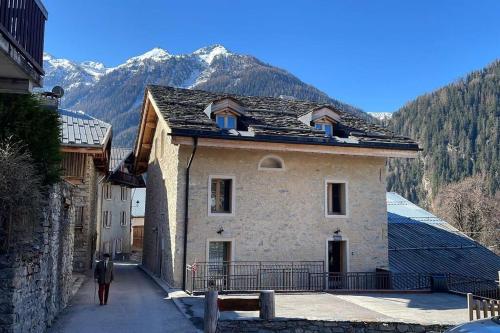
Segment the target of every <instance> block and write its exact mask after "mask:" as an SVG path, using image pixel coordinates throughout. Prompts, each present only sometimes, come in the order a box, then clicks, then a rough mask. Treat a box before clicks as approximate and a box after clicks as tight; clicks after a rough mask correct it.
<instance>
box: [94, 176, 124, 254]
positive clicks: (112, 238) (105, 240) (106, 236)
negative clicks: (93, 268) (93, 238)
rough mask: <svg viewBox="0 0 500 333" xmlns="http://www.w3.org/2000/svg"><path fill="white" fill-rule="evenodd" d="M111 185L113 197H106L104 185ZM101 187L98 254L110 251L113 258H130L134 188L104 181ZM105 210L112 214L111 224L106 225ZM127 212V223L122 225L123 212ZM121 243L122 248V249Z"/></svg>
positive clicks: (99, 193) (99, 194)
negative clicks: (123, 192) (104, 219)
mask: <svg viewBox="0 0 500 333" xmlns="http://www.w3.org/2000/svg"><path fill="white" fill-rule="evenodd" d="M105 186H111V198H108V199H106V198H105V197H104V191H103V189H104V187H105ZM98 187H99V192H98V196H99V201H100V204H99V206H100V209H99V212H100V213H99V214H98V217H97V218H98V223H97V234H98V237H97V238H98V246H97V249H98V250H97V251H98V256H99V255H100V254H104V253H109V254H110V255H111V257H112V259H113V260H124V259H128V257H129V255H130V247H131V240H130V235H131V220H130V211H131V206H132V195H131V192H132V190H131V189H130V188H128V187H125V186H120V185H113V184H111V183H108V182H103V183H101V184H99V185H98ZM122 189H123V190H124V191H125V192H126V198H125V199H124V200H122V196H121V194H122ZM104 212H108V214H111V225H110V226H106V225H104V221H103V215H104ZM123 213H125V220H124V222H125V224H124V225H122V222H121V214H123ZM120 243H121V249H120Z"/></svg>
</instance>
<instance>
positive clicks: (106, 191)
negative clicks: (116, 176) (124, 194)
mask: <svg viewBox="0 0 500 333" xmlns="http://www.w3.org/2000/svg"><path fill="white" fill-rule="evenodd" d="M112 190H113V189H112V187H111V184H104V187H103V192H104V199H106V200H111V198H112V193H113V191H112Z"/></svg>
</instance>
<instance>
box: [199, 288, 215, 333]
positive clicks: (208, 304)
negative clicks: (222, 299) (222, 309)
mask: <svg viewBox="0 0 500 333" xmlns="http://www.w3.org/2000/svg"><path fill="white" fill-rule="evenodd" d="M218 296H219V293H218V292H217V290H210V291H207V292H205V315H204V318H203V332H204V333H215V331H216V330H217V320H218V318H219V307H218V305H217V298H218Z"/></svg>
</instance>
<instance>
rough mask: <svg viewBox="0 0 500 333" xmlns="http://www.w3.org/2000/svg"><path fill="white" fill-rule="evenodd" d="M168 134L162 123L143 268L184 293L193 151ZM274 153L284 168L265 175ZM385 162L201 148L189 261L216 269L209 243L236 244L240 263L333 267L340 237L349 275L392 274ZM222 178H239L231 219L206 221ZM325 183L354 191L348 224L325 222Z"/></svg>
mask: <svg viewBox="0 0 500 333" xmlns="http://www.w3.org/2000/svg"><path fill="white" fill-rule="evenodd" d="M167 132H168V127H167V125H166V123H165V122H164V121H163V120H160V121H159V122H158V125H157V129H156V133H155V136H156V137H155V140H154V144H153V147H152V151H151V154H150V161H149V167H148V182H147V200H146V216H145V231H144V233H145V235H144V238H145V239H144V254H143V255H144V258H143V262H144V264H145V266H146V267H147V268H148V269H149V270H151V271H153V272H155V273H156V274H158V275H160V276H161V277H162V278H163V279H165V280H166V281H167V282H168V283H169V284H171V285H173V286H177V287H178V286H181V284H182V271H183V267H182V256H183V254H182V251H183V248H182V245H183V226H184V197H185V172H186V165H187V162H188V160H189V157H190V155H191V152H192V147H188V146H176V145H173V144H171V142H170V137H169V136H168V135H166V133H167ZM162 146H163V151H161V147H162ZM268 154H272V155H277V156H279V157H280V158H281V159H282V160H283V161H284V164H285V169H284V170H282V171H276V170H275V171H268V170H258V164H259V161H260V160H261V159H262V158H263V157H264V156H266V155H268ZM385 161H386V160H385V158H382V157H367V156H348V155H330V154H313V153H298V152H283V153H276V152H269V151H259V150H244V149H222V148H207V147H199V148H198V149H197V152H196V155H195V157H194V160H193V163H192V166H191V172H190V184H189V191H190V195H189V230H188V247H187V263H188V264H190V263H194V262H203V261H208V258H207V248H208V242H209V241H231V242H232V243H231V246H232V250H231V260H235V261H248V260H250V261H254V260H263V261H264V260H269V261H285V260H296V261H305V260H317V261H322V262H326V260H327V258H326V256H327V241H328V240H329V239H331V238H332V236H333V235H334V232H335V231H337V230H339V229H340V233H339V234H340V235H341V237H342V240H343V241H345V242H346V243H347V250H346V258H345V260H346V261H347V262H348V264H347V269H348V270H349V271H374V270H375V269H376V268H387V267H388V249H387V208H386V194H385V185H386V184H385ZM214 175H223V176H231V177H234V182H235V193H234V195H235V207H233V209H234V214H233V215H232V216H209V214H208V200H209V176H214ZM326 180H335V181H337V180H338V181H342V182H344V181H345V182H346V183H347V184H346V187H347V211H348V213H347V217H335V218H332V217H326V215H325V202H326V200H325V196H326ZM220 230H223V232H218V231H220ZM325 265H326V263H325Z"/></svg>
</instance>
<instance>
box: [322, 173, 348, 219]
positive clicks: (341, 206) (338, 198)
mask: <svg viewBox="0 0 500 333" xmlns="http://www.w3.org/2000/svg"><path fill="white" fill-rule="evenodd" d="M326 192H327V193H326V215H327V216H343V217H345V216H347V183H345V182H327V183H326Z"/></svg>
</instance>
